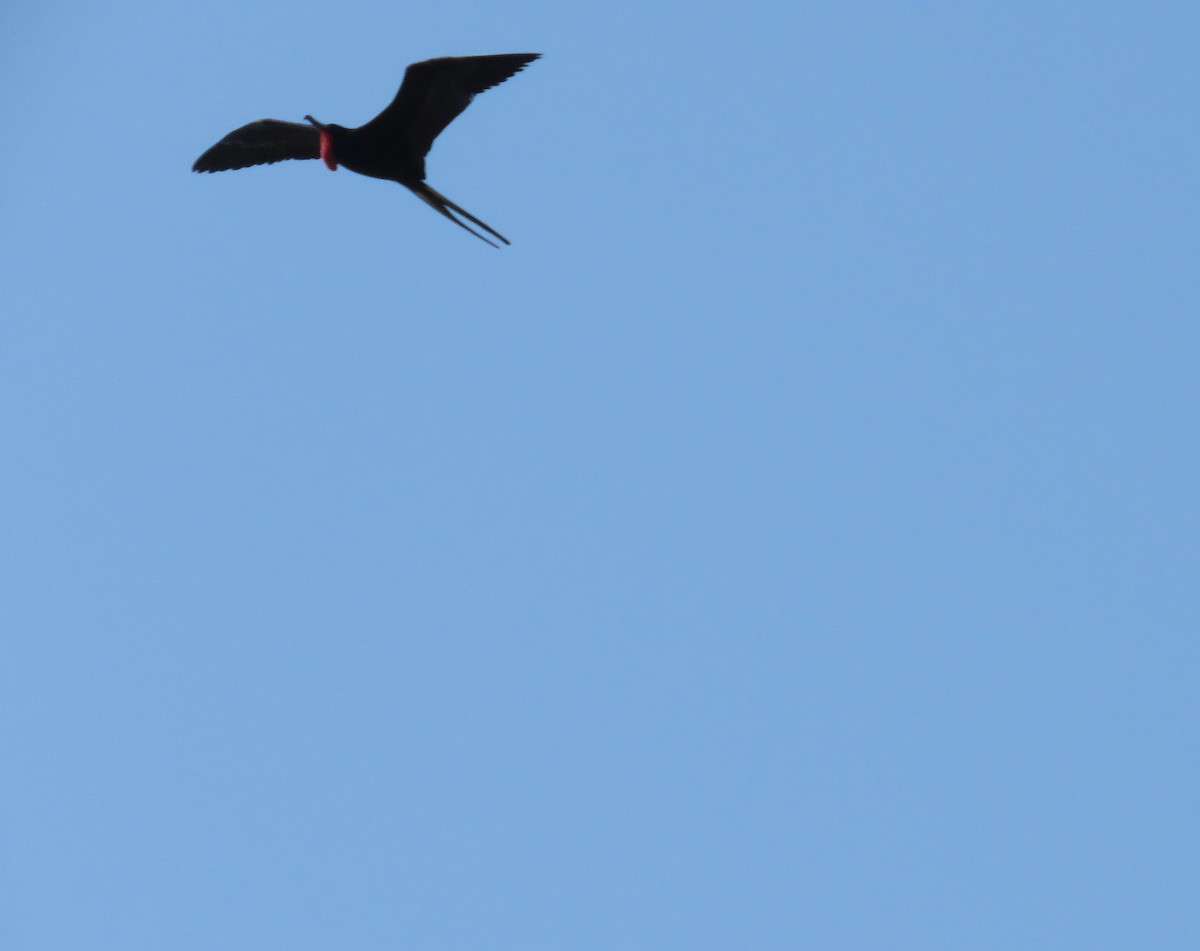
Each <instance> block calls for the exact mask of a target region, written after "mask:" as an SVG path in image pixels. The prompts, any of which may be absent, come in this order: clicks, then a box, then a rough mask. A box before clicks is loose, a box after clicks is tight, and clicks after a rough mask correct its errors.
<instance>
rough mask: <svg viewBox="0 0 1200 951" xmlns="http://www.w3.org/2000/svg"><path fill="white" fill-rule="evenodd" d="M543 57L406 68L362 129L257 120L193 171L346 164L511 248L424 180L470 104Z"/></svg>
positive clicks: (467, 59) (469, 59)
mask: <svg viewBox="0 0 1200 951" xmlns="http://www.w3.org/2000/svg"><path fill="white" fill-rule="evenodd" d="M540 56H541V53H500V54H498V55H494V56H443V57H441V58H439V59H427V60H424V61H423V62H420V63H413V64H412V65H411V66H409V67H408V69H406V70H405V71H404V80H403V82H401V83H400V91H399V92H397V93H396V98H395V99H393V100H392V102H391V105H389V106H388V107H387V108H386V109H384V110H383V112H381V113H379V115H377V116H376V117H375V118H374V119H372V120H371V121H370V122H368V123H366V124H364V125H360V126H359V127H358V128H356V129H348V128H346V127H345V126H340V125H335V124H334V123H324V122H318V121H317V120H316V119H314V118H313V117H312V116H305V117H304V118H305V120H306V121H307V122H308V125H305V124H304V123H301V122H284V121H283V120H281V119H259V120H258V121H257V122H251V123H249V124H248V125H244V126H242V127H241V128H240V129H234V130H233V131H232V132H230V133H229V135H227V136H225V138H223V139H222V140H221V141H220V142H218V143H217V144H216V145H214V146H213V147H212V148H211V149H209V150H208V151H207V152H205V153H204V154H203V155H201V156H200V157H199V158H198V159H196V164H194V165H193V166H192V171H193V172H222V171H225V170H227V169H235V168H246V167H247V166H249V165H269V164H271V163H272V162H282V161H283V160H284V159H315V158H319V159H321V160H322V161H324V163H325V165H326V167H327V168H329V170H330V171H337V167H338V166H339V165H343V166H345V167H346V168H348V169H350V171H352V172H358V173H359V174H360V175H369V176H370V177H371V178H385V179H387V180H388V181H392V182H399V183H400V184H401V185H403V186H404V187H405V188H407V189H408V190H409V191H411V192H413V193H414V194H415V195H416V196H417V197H418V198H420V199H421V200H422V201H424V202H425V203H426V204H427V205H429V207H430V208H432V209H433V210H434V211H436V212H438V213H439V214H441V215H444V216H445V217H447V218H449V219H450V220H451V221H453V222H454V223H455V224H456V225H458V226H459V227H460V228H463V229H465V230H466V231H469V232H471V234H473V235H475V237H477V238H479V239H480V240H481V241H487V243H488V244H490V245H491V246H492V247H493V248H498V247H500V245H498V244H496V243H495V242H494V241H489V240H488V239H487V238H485V237H484V236H483V235H481V234H480V233H479V232H478V231H475V230H474V229H473V228H471V227H470V225H466V224H464V223H463V222H461V221H459V220H458V218H455V217H454V215H452V214H451V212H452V211H453V212H457V213H458V214H459V215H461V216H462V217H463V218H466V219H467V220H468V221H470V222H472V223H473V224H476V225H478V226H479V227H481V228H482V229H483V230H484V231H486V232H487V233H488V234H490V235H492V236H494V237H496V238H499V239H500V240H501V241H503V242H504V243H505V244H511V243H512V242H511V241H509V240H508V238H506V237H504V235H502V234H500V232H499V231H496V230H495V229H494V228H492V227H490V226H489V225H486V224H484V223H483V222H482V221H480V220H479V219H478V218H476V217H475V216H474V215H473V214H471V213H470V212H469V211H466V210H465V209H463V208H460V207H459V206H458V205H456V204H454V202H452V201H451V200H450V199H449V198H447V197H446V196H445V195H443V194H441V193H440V192H437V191H435V190H434V189H433V188H431V187H430V186H429V185H427V184H426V183H425V156H426V155H428V154H429V150H430V148H432V147H433V140H434V139H436V138H437V137H438V135H439V134H440V133H441V131H442V130H443V129H444V128H446V126H448V125H449V124H450V123H451V122H452V121H453V120H454V118H455V117H456V116H458V115H459V114H460V113H461V112H462V111H463V110H464V109H466V108H467V106H469V105H470V104H471V100H472V99H474V98H475V96H476V94H478V93H481V92H483V91H484V90H485V89H491V88H492V87H493V86H498V85H500V83H502V82H504V81H505V80H506V79H508V78H509V77H510V76H514V75H516V74H517V73H519V72H520V71H521V70H522V69H524V68H525V67H526V66H528V65H529V64H530V63H532V62H533V61H534V60H535V59H537V58H538V57H540Z"/></svg>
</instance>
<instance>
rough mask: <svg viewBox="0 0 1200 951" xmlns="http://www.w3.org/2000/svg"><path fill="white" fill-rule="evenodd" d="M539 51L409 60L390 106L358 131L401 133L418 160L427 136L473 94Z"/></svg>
mask: <svg viewBox="0 0 1200 951" xmlns="http://www.w3.org/2000/svg"><path fill="white" fill-rule="evenodd" d="M541 55H542V54H541V53H500V54H497V55H495V56H443V57H441V58H440V59H427V60H424V61H423V62H420V63H413V64H412V65H411V66H409V67H408V69H406V70H405V71H404V81H403V82H402V83H401V84H400V91H399V92H397V93H396V98H395V99H393V100H392V103H391V105H389V106H388V107H387V108H386V109H384V110H383V112H381V113H379V115H377V116H376V117H375V118H374V119H372V120H371V121H370V122H368V123H366V124H365V125H363V126H361V127H360V129H359V131H360V132H368V133H370V134H371V135H372V136H375V135H378V136H380V137H393V136H405V137H407V139H408V142H409V143H410V144H411V145H412V147H413V148H414V149H416V150H417V152H418V153H419V154H420V155H421V157H422V158H424V157H425V156H426V155H428V154H429V149H430V148H431V147H432V146H433V140H434V139H436V138H437V137H438V135H439V134H440V133H441V131H442V130H443V129H444V128H446V126H448V125H449V124H450V123H451V122H452V121H453V120H454V118H455V117H456V116H457V115H459V113H461V112H462V111H463V110H464V109H466V108H467V106H469V105H470V104H471V100H472V99H474V98H475V96H476V94H478V93H481V92H483V91H484V90H485V89H491V88H492V87H493V86H498V85H500V83H502V82H504V80H506V79H508V78H509V77H510V76H513V75H515V74H517V73H519V72H520V71H521V70H522V69H524V68H525V67H526V66H528V65H529V64H530V63H532V62H533V61H534V60H535V59H537V58H539V57H540V56H541Z"/></svg>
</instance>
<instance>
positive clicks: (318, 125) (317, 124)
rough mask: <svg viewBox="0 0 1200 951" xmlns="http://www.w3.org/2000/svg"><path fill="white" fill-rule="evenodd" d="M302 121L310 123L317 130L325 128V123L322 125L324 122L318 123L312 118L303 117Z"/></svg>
mask: <svg viewBox="0 0 1200 951" xmlns="http://www.w3.org/2000/svg"><path fill="white" fill-rule="evenodd" d="M304 119H305V121H306V122H311V123H312V124H313V125H315V126H316V127H317V128H318V129H324V128H325V123H324V122H318V121H317V120H316V119H314V118H313V117H312V116H305V117H304Z"/></svg>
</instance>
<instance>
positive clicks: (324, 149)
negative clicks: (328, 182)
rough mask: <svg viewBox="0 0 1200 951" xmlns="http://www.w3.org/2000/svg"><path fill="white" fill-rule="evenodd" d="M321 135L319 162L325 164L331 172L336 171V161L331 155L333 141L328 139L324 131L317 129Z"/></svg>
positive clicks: (327, 134)
mask: <svg viewBox="0 0 1200 951" xmlns="http://www.w3.org/2000/svg"><path fill="white" fill-rule="evenodd" d="M317 131H318V132H320V133H321V161H322V162H324V163H325V167H326V168H327V169H329V171H331V172H336V171H337V159H336V158H335V157H334V155H333V140H332V139H330V137H329V133H328V132H326V131H325V130H324V129H318V130H317Z"/></svg>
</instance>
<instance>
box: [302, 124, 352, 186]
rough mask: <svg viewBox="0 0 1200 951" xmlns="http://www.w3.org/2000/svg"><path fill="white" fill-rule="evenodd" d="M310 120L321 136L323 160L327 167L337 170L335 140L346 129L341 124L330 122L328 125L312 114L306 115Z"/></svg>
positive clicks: (330, 169) (332, 170) (333, 170)
mask: <svg viewBox="0 0 1200 951" xmlns="http://www.w3.org/2000/svg"><path fill="white" fill-rule="evenodd" d="M304 118H305V119H306V120H307V121H308V122H311V123H312V124H313V125H314V126H315V127H316V130H317V132H318V133H320V136H321V161H322V162H324V163H325V167H326V168H327V169H329V171H331V172H336V171H337V167H338V163H337V154H336V153H335V152H334V142H335V141H336V140H337V138H338V137H339V134H340V133H342V132H345V131H346V130H345V129H344V128H342V127H341V126H340V125H333V124H332V123H330V124H329V125H326V124H325V123H324V122H318V121H317V120H316V119H314V118H313V117H312V116H305V117H304Z"/></svg>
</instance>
